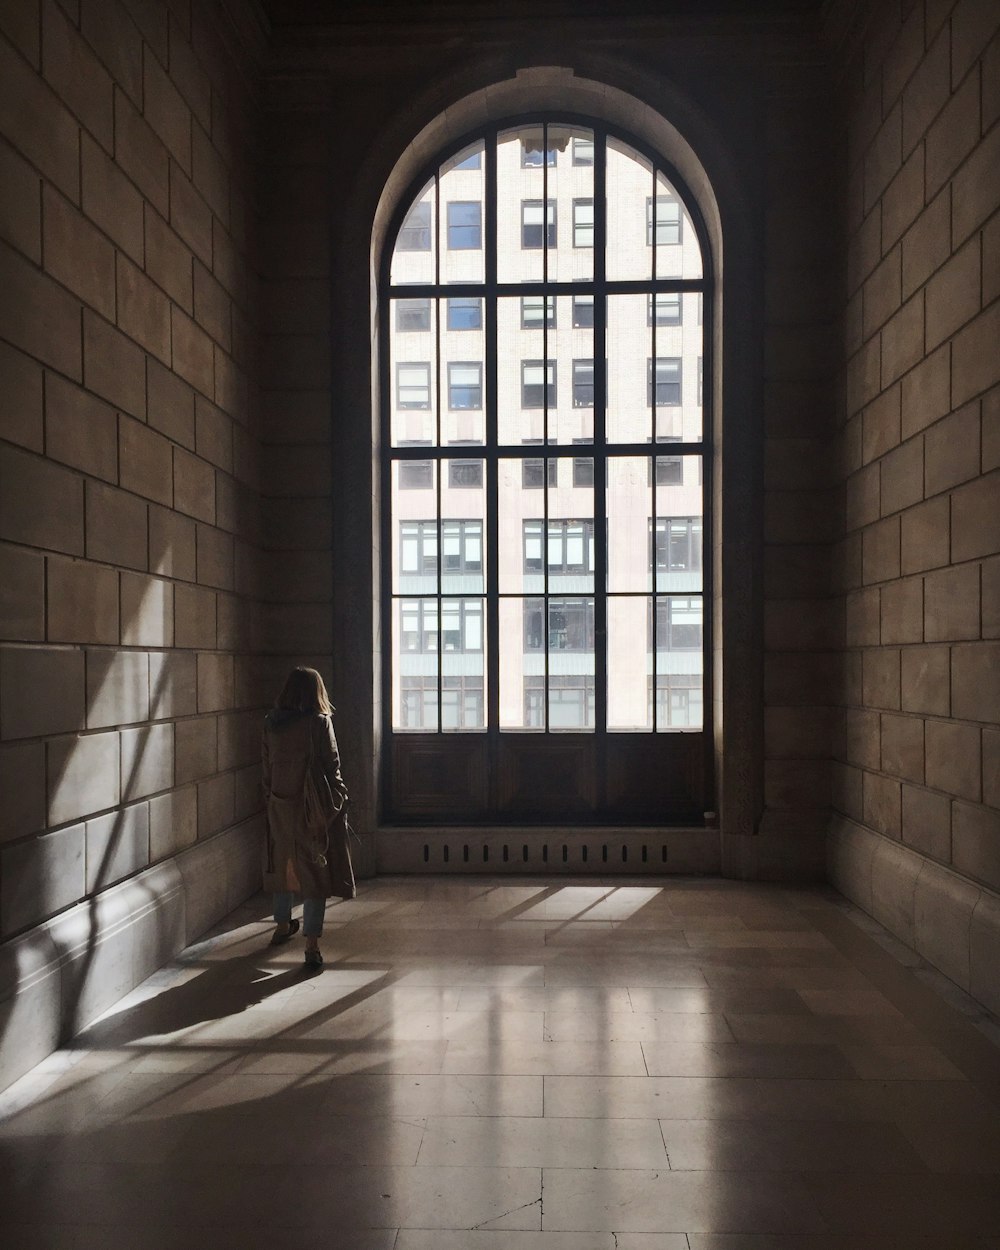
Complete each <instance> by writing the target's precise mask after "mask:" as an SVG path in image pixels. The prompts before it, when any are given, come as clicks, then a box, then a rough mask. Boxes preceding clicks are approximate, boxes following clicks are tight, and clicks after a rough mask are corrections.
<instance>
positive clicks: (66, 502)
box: [0, 447, 84, 555]
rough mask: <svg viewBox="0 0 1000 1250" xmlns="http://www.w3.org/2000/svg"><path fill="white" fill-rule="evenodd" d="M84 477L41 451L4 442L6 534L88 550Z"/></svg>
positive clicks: (0, 497) (0, 514)
mask: <svg viewBox="0 0 1000 1250" xmlns="http://www.w3.org/2000/svg"><path fill="white" fill-rule="evenodd" d="M83 534H84V530H83V482H82V481H81V479H80V478H79V477H77V476H76V474H74V473H71V472H69V471H68V470H67V469H63V468H60V467H59V466H57V465H54V464H49V463H47V462H46V461H44V460H41V459H39V458H38V457H36V456H31V455H28V454H27V453H25V452H21V451H16V450H14V449H13V448H5V447H0V537H2V538H5V539H9V540H10V541H12V542H18V543H24V544H25V545H27V546H31V547H43V548H47V549H49V550H53V551H63V552H66V553H67V554H69V555H82V554H83Z"/></svg>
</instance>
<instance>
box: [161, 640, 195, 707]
mask: <svg viewBox="0 0 1000 1250" xmlns="http://www.w3.org/2000/svg"><path fill="white" fill-rule="evenodd" d="M197 710H198V669H197V664H196V662H195V657H194V656H193V655H185V654H184V653H183V652H181V651H170V652H166V653H164V652H155V651H154V652H152V653H151V654H150V657H149V714H150V717H151V719H153V720H160V719H163V718H165V717H172V716H193V715H194V713H195V712H196V711H197Z"/></svg>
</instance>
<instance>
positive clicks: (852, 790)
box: [830, 763, 862, 820]
mask: <svg viewBox="0 0 1000 1250" xmlns="http://www.w3.org/2000/svg"><path fill="white" fill-rule="evenodd" d="M861 784H862V772H861V769H860V768H852V767H850V766H849V765H847V764H838V763H834V764H833V767H832V768H831V770H830V785H831V791H832V795H831V802H832V804H833V807H834V810H835V811H839V812H843V813H844V815H845V816H849V817H850V818H851V820H861V817H862V798H861Z"/></svg>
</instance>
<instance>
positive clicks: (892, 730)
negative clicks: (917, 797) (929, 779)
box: [881, 713, 924, 783]
mask: <svg viewBox="0 0 1000 1250" xmlns="http://www.w3.org/2000/svg"><path fill="white" fill-rule="evenodd" d="M881 720H882V765H881V766H882V771H883V772H886V773H890V774H891V775H892V776H893V777H900V778H902V779H903V780H904V781H916V782H921V783H922V782H923V780H924V722H923V721H922V720H921V719H920V717H919V716H890V715H888V714H887V713H883V715H882V718H881Z"/></svg>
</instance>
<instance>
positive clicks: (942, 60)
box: [903, 30, 951, 152]
mask: <svg viewBox="0 0 1000 1250" xmlns="http://www.w3.org/2000/svg"><path fill="white" fill-rule="evenodd" d="M929 36H930V31H928V37H929ZM950 50H951V49H950V41H949V38H948V31H947V30H944V31H942V32H941V33H940V34H939V35H938V36H937V38H936V39H934V40H933V42H932V43H930V45H929V47H928V49H927V54H926V56H924V58H923V59H922V61H921V62H920V64H919V65H918V66H917V68H916V70H915V72H914V74H913V77H912V78H911V79H910V81H909V82H908V83H907V84H906V87H905V88H904V90H903V148H904V151H906V152H909V151H910V150H911V149H912V148H913V146H914V145H915V144H916V143H917V142H919V140H920V139H922V138H923V136H924V135H925V134H926V132H927V129H928V127H929V126H930V124H931V121H932V120H933V119H934V117H936V116H937V114H938V113H939V112H940V110H941V109H942V108H943V107H944V105H945V102H946V101H947V99H948V97H949V95H950V94H951V67H950V64H949V54H950Z"/></svg>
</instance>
